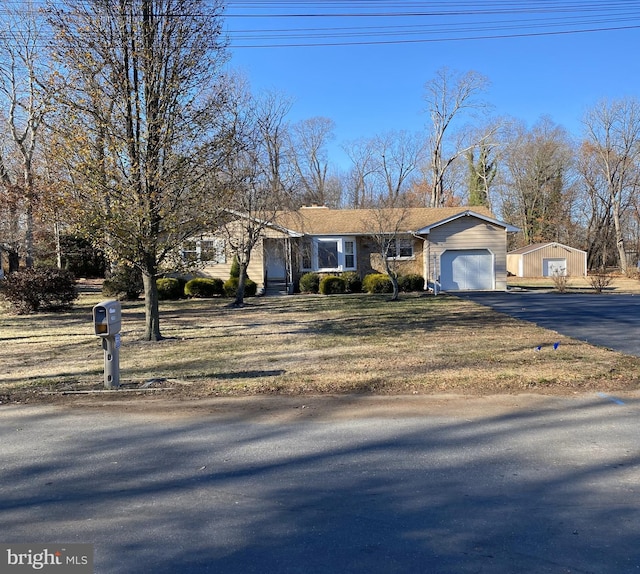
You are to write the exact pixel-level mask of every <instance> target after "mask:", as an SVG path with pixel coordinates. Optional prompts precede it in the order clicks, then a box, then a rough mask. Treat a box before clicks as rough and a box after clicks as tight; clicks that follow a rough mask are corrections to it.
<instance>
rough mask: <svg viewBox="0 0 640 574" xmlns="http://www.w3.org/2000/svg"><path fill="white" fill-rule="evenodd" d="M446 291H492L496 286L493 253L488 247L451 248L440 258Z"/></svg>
mask: <svg viewBox="0 0 640 574" xmlns="http://www.w3.org/2000/svg"><path fill="white" fill-rule="evenodd" d="M440 287H441V289H443V290H444V291H490V290H493V288H494V265H493V255H492V254H491V252H490V251H489V250H488V249H450V250H447V251H445V252H444V253H443V254H442V256H441V258H440Z"/></svg>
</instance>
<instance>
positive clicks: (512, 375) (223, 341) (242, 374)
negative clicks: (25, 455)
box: [0, 294, 640, 400]
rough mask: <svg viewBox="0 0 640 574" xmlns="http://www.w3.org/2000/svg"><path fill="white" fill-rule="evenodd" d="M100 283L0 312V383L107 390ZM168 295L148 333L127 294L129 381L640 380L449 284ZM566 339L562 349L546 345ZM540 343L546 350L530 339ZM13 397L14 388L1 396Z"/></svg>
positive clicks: (508, 386) (437, 388)
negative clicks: (354, 291) (33, 307)
mask: <svg viewBox="0 0 640 574" xmlns="http://www.w3.org/2000/svg"><path fill="white" fill-rule="evenodd" d="M100 299H101V296H100V295H99V294H83V295H82V296H81V298H80V300H79V302H78V304H77V305H76V307H75V308H74V310H72V311H70V312H62V313H47V314H38V315H23V316H19V315H13V314H11V313H9V312H8V310H7V309H6V308H3V310H2V311H0V344H1V345H2V347H1V348H2V351H1V352H0V396H2V395H5V397H6V395H8V394H10V393H17V392H18V391H20V393H21V394H24V391H25V389H30V390H31V391H33V390H45V391H53V390H56V391H60V390H67V391H72V390H82V389H100V388H101V387H102V373H103V351H102V347H101V346H100V341H99V340H98V338H97V337H95V336H93V334H92V326H91V308H92V306H93V305H94V304H95V303H97V302H98V301H99V300H100ZM247 303H248V304H247V305H246V307H244V308H242V309H232V308H230V307H229V306H228V300H182V301H174V302H162V303H161V329H162V332H163V335H164V336H165V337H166V339H165V340H163V341H161V342H157V343H149V342H143V341H141V340H140V338H141V335H142V333H143V328H144V314H143V311H144V310H143V303H142V301H139V302H133V303H131V302H125V303H123V332H122V347H121V350H120V353H121V355H120V364H121V381H122V383H123V386H124V387H125V388H126V387H127V386H129V387H136V386H138V385H140V384H143V383H144V382H145V381H149V380H151V379H158V380H160V381H162V384H163V385H165V386H170V387H171V388H172V389H174V390H173V391H169V392H170V393H171V392H173V393H175V394H177V395H180V396H186V397H201V396H212V395H238V394H258V393H283V394H299V393H313V394H315V393H402V394H411V393H417V394H423V393H449V392H451V393H465V394H492V393H521V392H544V393H563V394H564V393H567V394H568V393H573V392H581V391H587V390H594V389H598V390H609V391H611V390H624V389H635V388H637V387H638V386H639V382H640V358H635V357H629V356H625V355H622V354H619V353H616V352H613V351H609V350H606V349H601V348H597V347H593V346H591V345H588V344H586V343H584V342H581V341H576V340H572V339H569V338H567V337H564V336H560V335H558V334H557V333H554V332H552V331H547V330H545V329H542V328H539V327H536V326H535V325H532V324H530V323H525V322H521V321H517V320H515V319H512V318H509V317H507V316H505V315H501V314H499V313H496V312H493V311H491V310H489V309H487V308H485V307H482V306H478V305H476V304H474V303H471V302H469V301H464V300H460V299H458V298H456V297H454V296H447V295H442V296H438V297H433V296H427V295H404V296H403V297H402V299H401V300H400V301H399V302H389V301H388V298H387V297H386V296H372V295H346V296H331V297H324V296H309V295H296V296H290V297H272V298H256V299H248V300H247ZM556 341H560V346H559V348H558V350H556V351H554V350H553V348H552V344H553V343H554V342H556ZM538 345H542V346H543V347H542V350H541V351H536V350H535V348H536V347H537V346H538ZM5 400H6V399H5Z"/></svg>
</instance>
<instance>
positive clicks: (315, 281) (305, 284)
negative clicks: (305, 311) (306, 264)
mask: <svg viewBox="0 0 640 574" xmlns="http://www.w3.org/2000/svg"><path fill="white" fill-rule="evenodd" d="M319 290H320V275H318V274H317V273H305V274H304V275H303V276H302V277H300V292H301V293H317V292H318V291H319Z"/></svg>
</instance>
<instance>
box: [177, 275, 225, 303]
mask: <svg viewBox="0 0 640 574" xmlns="http://www.w3.org/2000/svg"><path fill="white" fill-rule="evenodd" d="M184 294H185V295H187V296H188V297H197V298H203V299H206V298H209V297H215V296H216V295H224V282H223V281H222V279H218V278H213V279H209V278H207V277H196V278H195V279H191V280H190V281H187V284H186V285H185V286H184Z"/></svg>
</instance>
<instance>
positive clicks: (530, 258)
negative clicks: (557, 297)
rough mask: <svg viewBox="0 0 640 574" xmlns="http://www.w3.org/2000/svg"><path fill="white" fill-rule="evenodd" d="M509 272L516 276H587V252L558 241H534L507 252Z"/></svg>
mask: <svg viewBox="0 0 640 574" xmlns="http://www.w3.org/2000/svg"><path fill="white" fill-rule="evenodd" d="M507 272H508V273H509V274H510V275H515V276H516V277H553V276H554V275H564V276H568V277H585V276H586V275H587V252H586V251H583V250H581V249H576V248H575V247H569V246H568V245H563V244H562V243H557V242H547V243H533V244H531V245H527V246H526V247H521V248H520V249H516V250H515V251H509V253H507Z"/></svg>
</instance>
